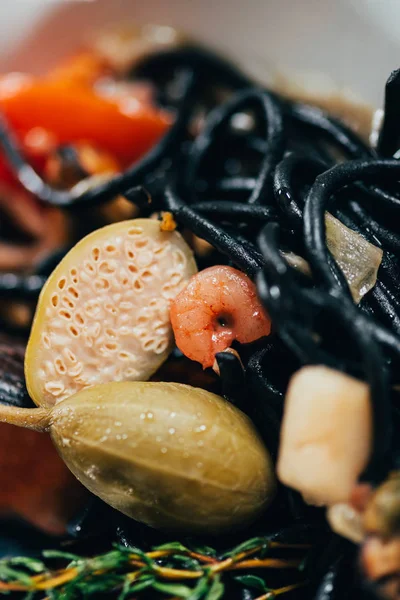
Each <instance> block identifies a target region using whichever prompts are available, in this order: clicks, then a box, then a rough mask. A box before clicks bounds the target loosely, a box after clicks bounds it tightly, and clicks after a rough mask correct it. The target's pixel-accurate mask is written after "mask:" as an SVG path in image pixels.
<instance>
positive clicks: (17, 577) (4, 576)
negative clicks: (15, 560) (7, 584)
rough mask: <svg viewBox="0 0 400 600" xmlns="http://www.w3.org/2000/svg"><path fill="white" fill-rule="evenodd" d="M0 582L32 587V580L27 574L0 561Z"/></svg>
mask: <svg viewBox="0 0 400 600" xmlns="http://www.w3.org/2000/svg"><path fill="white" fill-rule="evenodd" d="M7 562H8V561H7ZM0 580H1V581H17V582H18V583H21V584H22V585H26V586H27V587H30V586H31V585H32V579H31V578H30V576H29V575H27V573H25V572H24V571H19V570H18V569H13V568H12V567H9V566H8V564H7V563H6V561H0Z"/></svg>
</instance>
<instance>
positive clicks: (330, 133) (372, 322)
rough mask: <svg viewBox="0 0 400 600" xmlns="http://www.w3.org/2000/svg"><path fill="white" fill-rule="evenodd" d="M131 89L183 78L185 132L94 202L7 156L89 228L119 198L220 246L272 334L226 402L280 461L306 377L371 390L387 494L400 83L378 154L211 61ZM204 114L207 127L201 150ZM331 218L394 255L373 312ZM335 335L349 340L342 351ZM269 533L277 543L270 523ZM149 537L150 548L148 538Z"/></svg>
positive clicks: (37, 276)
mask: <svg viewBox="0 0 400 600" xmlns="http://www.w3.org/2000/svg"><path fill="white" fill-rule="evenodd" d="M131 77H133V78H141V79H150V80H151V81H152V82H153V84H154V86H155V87H156V88H160V90H161V88H162V87H163V86H164V84H165V79H168V78H170V79H173V78H174V77H178V80H179V83H180V85H179V89H180V94H179V99H178V100H177V99H176V98H175V100H174V101H173V102H172V101H171V103H170V107H171V108H173V109H174V110H175V114H176V116H175V122H174V124H173V125H172V127H171V128H170V130H169V131H168V133H167V134H166V135H165V136H164V138H163V139H162V140H161V141H160V142H159V143H158V144H157V145H156V146H155V147H154V148H153V149H152V150H151V151H150V152H149V153H148V154H147V155H146V156H145V157H144V158H142V159H141V160H140V161H139V162H138V163H136V164H134V165H132V166H131V167H130V168H129V169H128V170H127V171H125V172H124V173H121V174H118V175H115V176H113V177H112V178H111V179H110V180H109V181H107V182H105V183H103V184H101V185H97V186H95V187H93V188H91V189H87V190H86V191H84V192H79V193H78V192H77V191H76V189H77V188H75V190H74V189H73V190H66V191H62V190H57V189H54V188H52V187H51V186H49V185H48V184H47V183H46V182H45V181H44V180H43V179H42V178H40V177H39V176H38V174H37V173H36V172H35V171H34V169H33V168H32V167H31V166H30V165H29V164H28V163H27V162H26V160H25V159H24V157H23V155H22V153H21V151H20V149H19V147H18V144H17V142H16V139H15V138H14V136H13V133H12V132H11V131H10V130H9V128H8V127H7V124H6V122H5V121H4V120H2V121H1V122H0V146H1V147H2V149H3V151H4V154H5V155H6V157H7V158H8V160H9V162H10V164H11V166H12V167H13V169H14V171H15V173H16V175H17V177H18V178H19V181H20V182H21V184H22V185H23V187H25V189H26V190H28V191H29V192H30V193H32V194H34V195H35V196H37V197H38V198H39V199H40V200H42V201H43V202H45V203H47V204H50V205H53V206H57V207H59V208H61V209H64V210H69V211H71V214H72V216H73V218H75V219H79V218H80V215H82V214H84V213H83V212H82V211H81V209H85V211H86V212H85V214H88V213H87V209H89V208H90V207H91V206H98V205H100V204H102V203H105V202H108V201H110V200H112V199H113V198H114V197H115V196H116V195H118V194H122V195H124V196H125V197H126V198H127V199H128V200H129V201H131V202H132V203H134V204H135V205H136V206H137V208H138V209H139V211H141V214H143V215H145V216H148V215H149V214H150V213H151V212H153V211H169V212H171V213H172V214H173V216H174V218H175V221H176V222H177V224H178V226H179V227H180V228H182V229H185V230H189V231H190V232H191V233H192V234H194V235H195V236H198V237H200V238H202V239H203V240H206V241H207V242H208V243H209V244H211V246H212V247H213V253H212V256H211V259H210V260H211V263H214V264H215V262H227V263H229V264H232V265H234V266H236V267H238V268H239V269H241V270H243V271H244V272H246V273H247V274H248V275H249V276H251V277H253V278H254V279H255V281H256V284H257V288H258V293H259V296H260V299H261V300H262V302H263V304H264V305H265V307H266V308H267V310H268V312H269V314H270V316H271V319H272V323H273V334H272V335H271V336H270V337H269V338H267V339H263V340H260V341H259V343H257V344H255V345H254V346H253V345H250V346H249V347H242V348H240V347H239V348H238V352H239V355H240V357H241V359H242V362H243V367H242V364H241V363H240V361H239V360H238V359H237V357H236V356H235V355H234V354H230V355H229V354H227V353H221V354H219V355H217V363H218V365H219V369H220V388H221V393H222V394H224V395H225V396H226V397H227V398H228V399H229V400H231V401H233V402H235V403H237V404H238V405H239V406H240V407H241V408H242V409H243V410H244V411H245V412H246V413H247V414H248V415H249V416H250V417H251V418H252V419H253V421H254V422H255V424H256V426H257V427H258V428H259V430H260V433H261V435H262V436H263V438H264V440H265V442H266V444H267V446H268V447H269V449H270V451H271V454H272V456H273V457H274V458H276V456H277V453H278V448H279V433H280V425H281V419H282V413H283V403H284V396H285V392H286V388H287V385H288V382H289V380H290V377H291V375H292V374H293V373H294V372H295V371H296V370H297V369H298V368H300V366H301V365H304V364H310V363H311V364H325V365H328V366H330V367H332V368H334V369H338V370H342V371H345V372H349V373H351V374H353V375H355V376H358V377H361V378H363V379H365V380H366V381H367V382H368V383H369V385H370V389H371V404H372V409H373V416H374V435H373V450H372V455H371V459H370V463H369V465H368V467H367V469H366V471H365V473H364V474H363V478H364V479H365V480H367V481H370V482H372V483H377V482H380V481H381V480H382V479H384V478H385V477H386V475H387V473H388V472H389V470H390V469H391V468H393V467H394V466H395V464H394V461H395V458H394V455H396V456H397V455H398V451H397V449H396V452H397V454H396V452H395V451H394V450H393V448H394V439H393V435H392V431H393V423H392V416H393V393H392V392H391V389H390V386H391V385H392V384H393V383H398V382H399V379H400V377H399V376H398V375H397V373H398V372H400V370H399V367H400V236H399V225H398V220H397V219H398V217H399V209H400V194H398V192H397V189H396V188H397V187H398V182H399V181H400V161H397V160H396V159H394V158H391V157H392V156H393V154H394V153H395V152H396V151H397V149H398V142H399V139H398V138H399V135H398V134H399V128H400V125H399V120H398V118H397V104H398V102H397V99H398V96H399V93H398V87H399V86H398V83H399V73H398V72H395V73H394V74H393V75H392V77H391V79H390V80H389V82H388V86H387V89H386V116H385V120H384V125H383V128H382V132H381V136H380V140H379V143H378V146H377V149H376V150H375V149H372V148H370V147H369V146H368V145H367V144H366V143H365V142H364V141H363V140H362V139H361V138H360V137H358V136H357V135H356V134H355V133H354V132H353V131H352V130H351V129H350V128H349V127H347V126H346V125H345V124H343V123H342V122H341V121H339V120H338V119H335V118H334V117H332V116H330V115H328V114H327V113H325V112H324V111H321V110H320V109H318V108H315V107H313V106H308V105H304V104H299V103H297V102H293V101H291V100H288V99H287V98H281V97H280V96H278V95H277V94H276V93H273V92H271V91H269V90H265V89H263V88H261V87H260V86H258V85H255V84H254V83H253V82H252V80H251V79H250V78H249V77H247V76H246V75H245V74H243V73H241V72H240V71H239V70H238V69H237V68H236V67H234V66H233V65H232V64H231V63H229V62H227V61H225V60H223V59H221V58H219V57H217V56H215V55H214V54H213V53H211V52H208V51H206V50H204V49H202V48H198V47H194V46H185V47H183V48H179V49H176V50H172V51H169V52H165V53H160V54H154V55H151V56H149V57H147V58H146V59H144V60H143V61H142V62H141V63H139V64H138V65H136V66H135V68H134V69H133V70H132V73H131ZM210 90H211V91H213V92H214V93H213V94H210V93H209V92H210ZM227 94H228V96H227ZM206 96H207V102H204V103H203V104H204V106H203V105H202V99H203V98H204V97H206ZM210 97H212V99H213V105H212V106H211V108H210ZM221 98H227V99H225V100H221ZM164 100H165V98H164ZM199 106H200V107H202V109H203V111H204V110H206V113H207V114H206V116H205V121H204V123H203V125H202V127H201V129H200V132H199V133H198V135H197V136H195V134H194V131H195V130H196V127H195V126H194V125H195V124H196V118H197V117H198V113H199V110H198V109H199ZM243 114H244V115H246V116H247V117H248V118H247V125H246V127H245V128H244V129H243V128H242V129H241V128H240V127H238V126H237V124H236V125H235V119H234V117H235V116H236V115H242V116H243ZM78 189H79V188H78ZM81 189H82V188H81ZM327 210H330V211H332V213H333V214H334V215H335V216H336V217H337V218H339V219H340V220H342V221H343V223H344V224H345V225H346V226H348V227H350V228H351V229H353V230H355V231H356V232H358V233H360V234H361V235H363V236H364V237H365V238H366V239H367V240H368V241H370V242H371V243H373V244H375V245H377V246H379V247H381V248H382V249H383V251H384V254H383V259H382V264H381V266H380V269H379V273H378V281H377V283H376V285H375V287H374V289H373V290H372V291H371V292H369V293H368V294H367V295H366V297H365V298H364V299H363V301H362V302H361V305H360V306H359V307H357V306H356V305H355V304H354V302H353V300H352V297H351V294H350V290H349V286H348V283H347V281H346V279H345V277H344V275H343V273H342V271H341V270H340V268H339V266H338V265H337V263H336V261H335V259H334V257H333V256H332V255H331V253H330V252H329V250H328V248H327V245H326V239H325V213H326V211H327ZM282 250H285V251H293V252H296V253H299V254H301V256H303V257H304V258H306V259H307V261H308V263H309V266H310V269H311V276H306V275H302V274H299V273H298V272H296V270H295V269H294V268H293V267H291V266H290V265H289V263H288V262H287V260H286V259H285V258H284V255H283V254H282ZM65 251H66V249H60V253H59V254H56V255H54V256H51V257H48V260H47V261H45V262H44V263H42V264H41V265H39V267H38V268H37V270H36V272H34V273H32V274H14V273H10V274H8V273H5V274H2V275H1V274H0V299H1V300H3V299H4V300H6V301H9V300H14V299H16V300H19V299H23V300H29V301H32V302H35V301H36V300H37V297H38V295H39V292H40V290H41V288H42V286H43V285H44V283H45V281H46V278H47V276H48V275H49V274H50V271H51V269H52V268H53V267H54V266H55V265H56V264H57V262H58V261H59V260H60V258H61V257H62V255H63V254H64V253H65ZM332 326H335V327H337V331H338V334H337V335H336V339H335V341H334V343H333V341H332V340H331V339H330V337H329V332H330V331H331V330H332ZM396 464H397V463H396ZM282 493H283V496H282V497H284V498H285V500H284V502H283V504H282V506H284V507H285V508H284V509H282V510H281V512H280V513H279V511H278V513H277V514H279V518H278V521H279V526H280V525H282V527H286V526H287V528H288V529H287V531H288V532H289V534H291V533H293V532H294V533H295V532H296V531H297V529H299V528H300V529H301V528H302V527H304V531H305V532H306V533H305V537H306V539H307V531H309V529H307V528H309V527H310V524H309V523H308V524H306V525H304V526H303V525H300V524H298V523H297V521H296V519H298V518H299V516H301V517H302V518H303V516H304V515H307V518H308V516H309V514H310V513H311V514H312V515H314V514H315V509H310V508H308V507H306V506H305V504H304V503H303V501H302V500H301V499H300V498H298V497H297V496H295V495H294V494H293V492H291V491H290V490H284V491H283V492H282ZM280 497H281V496H280ZM285 511H286V512H285ZM313 518H314V517H313ZM318 518H319V517H318ZM311 520H312V519H311ZM88 522H91V520H90V519H89V520H88ZM269 526H270V524H269ZM90 527H91V526H90ZM124 527H125V526H122V525H118V533H117V537H118V539H119V540H120V541H121V540H128V541H129V536H128V534H127V533H126V531H125V529H124ZM256 527H259V528H262V530H263V531H264V530H268V523H266V522H260V523H258V524H256ZM277 527H278V525H277ZM318 527H321V525H320V522H319V525H318ZM296 528H297V529H296ZM302 531H303V530H302ZM137 532H138V529H137V528H136V529H135V535H137ZM141 532H144V533H143V535H145V536H148V535H150V534H149V531H148V529H146V528H144V529H143V528H141ZM294 533H293V535H294ZM289 534H288V535H289ZM140 535H142V533H141V534H140ZM151 535H155V534H154V533H153V534H151ZM285 535H286V534H285ZM276 536H277V538H279V535H278V534H276ZM289 537H290V535H289ZM295 537H296V536H295ZM285 539H286V538H285ZM128 541H127V542H126V543H128ZM341 556H342V554H340V553H339V555H337V556H335V557H334V559H333V560H332V561H331V562H330V565H329V569H327V570H326V571H325V573H324V574H323V577H322V581H319V585H318V582H316V581H313V586H312V587H313V589H314V590H317V596H316V598H317V599H318V600H320V599H322V598H324V599H325V598H329V599H333V598H336V597H342V595H341V594H342V590H343V581H342V578H341V574H342V573H343V564H344V562H343V561H344V559H343V558H341ZM316 560H317V559H316ZM317 571H318V570H316V572H317ZM246 593H247V592H246ZM249 597H250V596H249Z"/></svg>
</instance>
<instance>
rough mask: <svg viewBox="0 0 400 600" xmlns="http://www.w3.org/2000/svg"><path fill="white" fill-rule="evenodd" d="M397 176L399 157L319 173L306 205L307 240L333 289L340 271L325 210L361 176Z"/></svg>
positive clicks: (312, 260)
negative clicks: (329, 241)
mask: <svg viewBox="0 0 400 600" xmlns="http://www.w3.org/2000/svg"><path fill="white" fill-rule="evenodd" d="M382 175H384V176H386V177H387V178H391V179H393V178H394V179H395V178H396V177H399V176H400V163H399V162H397V161H395V160H378V159H377V160H367V161H365V160H354V161H350V162H346V163H342V164H339V165H336V166H335V167H332V168H331V169H329V170H328V171H326V172H325V173H323V174H322V175H319V176H318V177H317V178H316V180H315V183H314V185H313V186H312V188H311V190H310V192H309V195H308V197H307V200H306V203H305V207H304V240H305V245H306V248H307V257H308V260H309V262H310V264H311V266H312V268H313V270H314V271H315V274H316V275H317V277H319V278H320V279H321V281H323V282H324V284H325V285H327V286H328V287H329V288H330V289H331V290H336V291H337V290H338V284H339V285H340V286H341V287H342V289H343V288H344V284H343V282H339V279H338V271H340V269H338V268H337V269H336V268H335V269H333V268H332V264H333V262H332V261H333V257H332V256H331V258H330V259H329V256H330V252H329V250H328V248H327V246H326V239H325V233H326V232H325V211H326V210H328V208H329V206H330V201H331V198H332V196H333V194H334V193H335V192H336V191H338V190H340V189H341V188H343V187H344V186H346V185H349V184H351V183H353V182H354V181H357V180H360V179H374V178H375V179H376V178H377V177H378V176H382Z"/></svg>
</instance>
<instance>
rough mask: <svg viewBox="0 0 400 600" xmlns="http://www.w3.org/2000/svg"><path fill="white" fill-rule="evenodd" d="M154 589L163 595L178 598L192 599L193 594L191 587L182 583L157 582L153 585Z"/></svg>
mask: <svg viewBox="0 0 400 600" xmlns="http://www.w3.org/2000/svg"><path fill="white" fill-rule="evenodd" d="M153 589H154V590H156V591H157V592H161V593H162V594H170V595H171V596H177V597H178V598H191V594H192V593H193V590H192V589H191V588H190V587H188V586H187V585H181V584H180V583H159V582H158V581H157V582H155V583H153Z"/></svg>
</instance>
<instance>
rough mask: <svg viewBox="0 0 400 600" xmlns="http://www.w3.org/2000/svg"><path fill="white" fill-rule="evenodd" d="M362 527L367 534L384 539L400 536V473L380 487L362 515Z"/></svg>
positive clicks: (396, 473)
mask: <svg viewBox="0 0 400 600" xmlns="http://www.w3.org/2000/svg"><path fill="white" fill-rule="evenodd" d="M364 527H365V529H366V531H368V532H369V533H377V534H378V535H382V536H384V537H386V536H387V537H389V536H394V535H399V534H400V472H399V471H397V472H395V473H394V474H393V475H392V476H391V477H389V479H387V480H386V481H385V482H384V483H382V485H380V486H379V487H378V488H377V490H376V491H375V493H374V495H373V496H372V498H371V500H370V502H369V503H368V505H367V507H366V510H365V513H364Z"/></svg>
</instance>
